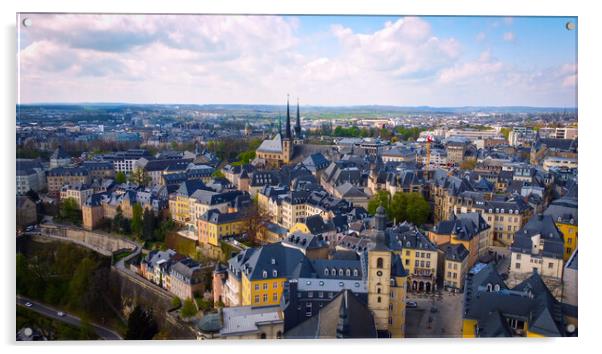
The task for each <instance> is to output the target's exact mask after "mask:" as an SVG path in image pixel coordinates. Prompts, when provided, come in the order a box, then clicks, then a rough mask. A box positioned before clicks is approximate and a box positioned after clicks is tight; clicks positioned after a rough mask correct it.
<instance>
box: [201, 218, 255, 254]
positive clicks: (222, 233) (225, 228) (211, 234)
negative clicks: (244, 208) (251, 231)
mask: <svg viewBox="0 0 602 354" xmlns="http://www.w3.org/2000/svg"><path fill="white" fill-rule="evenodd" d="M246 220H247V219H246V218H245V216H244V215H243V214H242V213H240V212H233V213H221V212H220V211H219V210H218V209H211V210H208V211H207V212H205V213H204V214H203V215H201V217H200V218H199V219H198V221H197V233H198V240H199V243H201V244H209V245H212V246H216V247H219V242H220V240H221V239H222V238H223V237H226V236H235V235H240V234H242V233H243V232H244V231H245V228H246Z"/></svg>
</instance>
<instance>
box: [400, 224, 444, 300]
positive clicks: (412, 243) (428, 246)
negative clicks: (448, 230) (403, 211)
mask: <svg viewBox="0 0 602 354" xmlns="http://www.w3.org/2000/svg"><path fill="white" fill-rule="evenodd" d="M388 232H389V237H390V239H391V240H392V241H390V243H389V245H388V246H389V248H390V249H391V250H392V251H393V252H394V253H396V254H398V255H399V256H400V257H401V260H402V264H403V267H404V269H405V270H406V271H407V272H408V279H407V282H408V286H409V288H408V290H409V291H419V292H431V291H435V290H436V288H437V264H438V259H439V258H438V257H439V251H438V249H437V246H436V245H435V244H434V243H432V242H431V241H429V239H428V238H427V237H426V236H425V235H424V234H422V233H421V232H420V231H419V230H418V229H416V227H415V226H414V225H412V224H409V223H406V222H404V223H402V224H399V225H397V226H395V227H394V228H391V229H389V230H388Z"/></svg>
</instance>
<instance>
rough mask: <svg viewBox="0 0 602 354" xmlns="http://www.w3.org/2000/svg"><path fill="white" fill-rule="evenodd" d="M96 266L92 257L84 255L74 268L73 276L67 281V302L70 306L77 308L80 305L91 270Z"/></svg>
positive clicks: (87, 285)
mask: <svg viewBox="0 0 602 354" xmlns="http://www.w3.org/2000/svg"><path fill="white" fill-rule="evenodd" d="M96 267H97V265H96V263H95V262H94V261H93V260H92V259H90V258H88V257H85V258H84V259H82V261H81V262H80V263H79V265H78V266H77V268H76V269H75V272H74V273H73V277H72V278H71V281H69V290H68V295H67V299H68V304H69V306H70V307H71V308H73V309H79V308H81V307H82V304H83V301H82V300H83V297H84V295H85V294H86V291H87V289H88V287H89V283H90V277H91V275H92V272H93V271H94V269H96Z"/></svg>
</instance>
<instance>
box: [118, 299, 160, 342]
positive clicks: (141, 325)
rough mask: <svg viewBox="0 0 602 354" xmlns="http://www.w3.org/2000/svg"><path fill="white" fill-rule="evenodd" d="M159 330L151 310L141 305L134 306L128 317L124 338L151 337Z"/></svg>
mask: <svg viewBox="0 0 602 354" xmlns="http://www.w3.org/2000/svg"><path fill="white" fill-rule="evenodd" d="M158 332H159V326H158V325H157V322H156V321H155V319H154V317H153V314H152V312H150V311H145V310H144V309H143V308H142V307H140V306H136V307H135V308H134V310H133V311H132V313H130V316H129V317H128V328H127V332H126V334H125V339H139V340H140V339H141V340H149V339H153V337H154V336H155V334H157V333H158Z"/></svg>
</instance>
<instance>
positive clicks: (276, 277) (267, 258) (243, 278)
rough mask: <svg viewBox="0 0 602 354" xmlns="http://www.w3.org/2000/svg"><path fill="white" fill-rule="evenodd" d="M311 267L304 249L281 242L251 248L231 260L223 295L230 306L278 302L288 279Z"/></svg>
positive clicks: (265, 304)
mask: <svg viewBox="0 0 602 354" xmlns="http://www.w3.org/2000/svg"><path fill="white" fill-rule="evenodd" d="M309 269H311V264H310V263H309V260H308V259H307V258H306V257H305V255H304V254H303V253H302V252H300V251H299V250H297V249H294V248H290V247H285V246H283V245H282V244H280V243H272V244H268V245H265V246H262V247H258V248H248V249H246V250H244V251H242V252H240V253H239V254H238V255H236V256H235V257H233V258H231V259H230V260H229V261H228V269H227V276H226V278H227V279H226V282H225V286H224V290H223V291H224V294H222V298H223V299H224V300H225V301H224V303H225V305H226V306H272V305H277V304H279V303H280V296H281V295H282V290H283V288H284V282H285V281H286V280H287V279H290V278H295V279H296V278H299V276H300V275H301V273H302V272H306V271H308V270H309ZM214 296H215V294H214Z"/></svg>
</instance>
